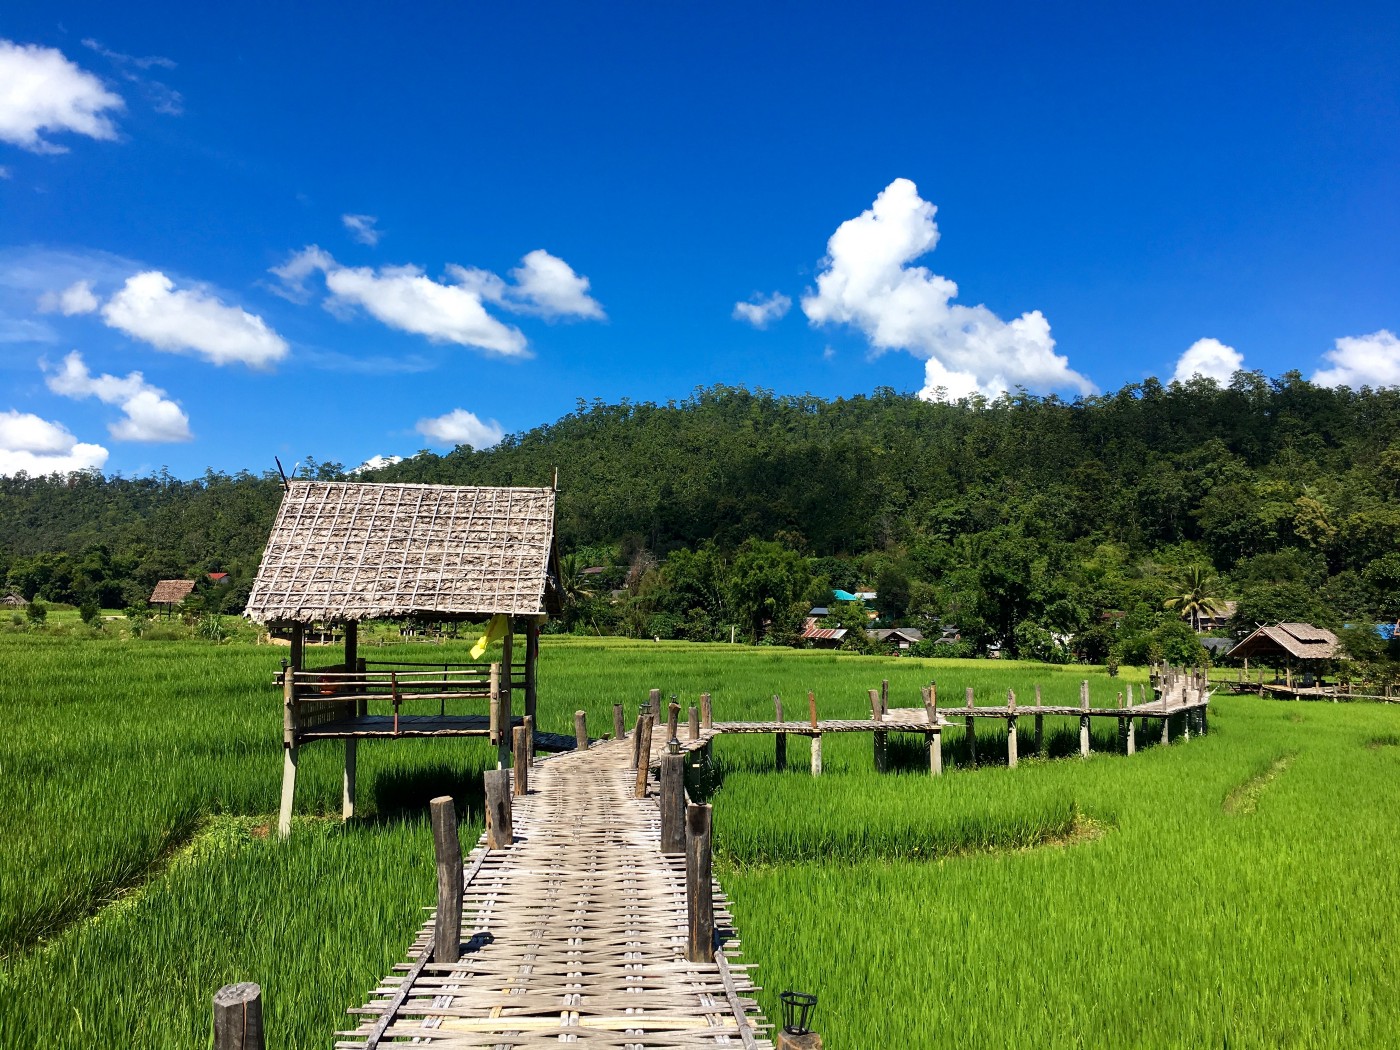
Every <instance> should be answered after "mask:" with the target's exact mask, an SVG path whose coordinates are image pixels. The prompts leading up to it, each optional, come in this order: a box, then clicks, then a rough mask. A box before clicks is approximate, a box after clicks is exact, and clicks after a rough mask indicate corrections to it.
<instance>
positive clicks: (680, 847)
mask: <svg viewBox="0 0 1400 1050" xmlns="http://www.w3.org/2000/svg"><path fill="white" fill-rule="evenodd" d="M659 801H660V808H661V852H662V853H665V854H672V855H674V854H680V853H684V852H685V755H662V756H661V798H660V800H659Z"/></svg>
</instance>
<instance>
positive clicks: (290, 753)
mask: <svg viewBox="0 0 1400 1050" xmlns="http://www.w3.org/2000/svg"><path fill="white" fill-rule="evenodd" d="M296 791H297V748H296V745H292V746H291V747H284V748H283V749H282V806H281V808H280V809H279V810H278V811H277V834H278V836H280V837H281V838H286V837H287V836H288V835H290V834H291V833H292V798H293V796H295V795H296Z"/></svg>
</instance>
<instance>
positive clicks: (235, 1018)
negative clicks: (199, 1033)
mask: <svg viewBox="0 0 1400 1050" xmlns="http://www.w3.org/2000/svg"><path fill="white" fill-rule="evenodd" d="M265 1045H266V1043H265V1042H264V1037H263V1015H262V989H261V988H259V987H258V986H257V985H256V984H253V983H252V982H250V981H244V982H242V983H240V984H226V985H224V986H223V987H222V988H220V989H219V990H218V991H217V992H215V993H214V1050H263V1047H264V1046H265Z"/></svg>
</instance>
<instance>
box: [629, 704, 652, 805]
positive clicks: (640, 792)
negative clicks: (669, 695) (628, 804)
mask: <svg viewBox="0 0 1400 1050" xmlns="http://www.w3.org/2000/svg"><path fill="white" fill-rule="evenodd" d="M653 725H655V722H654V721H653V720H652V717H651V715H646V716H645V717H644V718H643V719H642V728H641V732H639V733H638V734H637V738H638V739H637V744H638V747H637V784H636V787H635V788H634V789H633V796H634V797H636V798H646V797H647V774H648V773H649V772H650V771H651V729H652V726H653Z"/></svg>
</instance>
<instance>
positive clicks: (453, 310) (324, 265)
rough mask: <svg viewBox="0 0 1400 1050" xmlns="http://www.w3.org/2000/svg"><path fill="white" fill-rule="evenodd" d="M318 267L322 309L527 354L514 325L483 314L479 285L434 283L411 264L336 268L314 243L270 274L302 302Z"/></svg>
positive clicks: (512, 354)
mask: <svg viewBox="0 0 1400 1050" xmlns="http://www.w3.org/2000/svg"><path fill="white" fill-rule="evenodd" d="M456 269H458V270H460V269H461V268H460V267H457V268H456ZM318 271H319V272H321V273H322V274H323V275H324V276H325V281H326V288H327V289H328V290H329V291H330V293H331V294H330V297H329V298H328V299H327V300H326V307H327V308H328V309H330V310H332V311H333V312H341V311H348V310H349V309H351V308H353V307H356V306H359V307H362V308H363V309H364V310H365V311H366V312H368V313H369V314H370V315H371V316H373V317H375V318H377V319H378V320H380V321H382V322H383V323H384V324H386V325H388V326H389V327H390V328H397V329H399V330H400V331H402V332H412V333H413V334H415V335H421V336H425V337H426V338H427V339H429V340H431V341H432V342H435V343H457V344H459V345H461V346H473V347H477V348H478V349H481V350H488V351H491V352H492V353H497V354H501V355H502V356H504V357H520V356H524V355H526V354H527V353H528V351H527V350H526V345H525V336H524V335H522V334H521V333H520V330H519V329H517V328H513V327H511V326H510V325H507V324H503V323H502V322H501V321H499V320H497V319H496V318H494V317H492V316H491V315H490V314H489V313H487V311H486V307H485V306H484V305H483V304H482V301H481V300H482V295H481V292H480V290H479V289H478V288H475V287H470V286H467V285H464V284H462V283H460V282H459V283H457V284H439V283H438V282H437V281H434V280H432V279H431V278H428V277H425V276H424V275H423V271H422V270H420V269H418V268H417V267H416V266H385V267H382V268H380V269H378V270H375V269H373V268H371V267H368V266H358V267H351V266H341V265H340V264H339V263H337V262H336V261H335V259H333V258H332V257H331V256H330V255H329V254H328V253H327V252H324V251H322V250H321V249H320V248H318V247H316V246H315V245H314V244H313V245H310V246H308V247H306V248H303V249H302V250H301V251H300V252H298V253H296V254H295V255H293V256H292V257H291V258H290V259H288V260H287V261H286V262H285V263H284V264H283V265H281V266H278V267H275V268H274V269H273V270H272V273H274V274H276V275H277V276H278V277H280V278H281V279H282V282H283V293H282V294H283V295H285V296H286V297H288V298H291V299H293V300H296V301H303V302H304V301H305V299H306V298H307V297H308V296H309V295H310V292H309V290H308V288H307V286H306V280H307V278H308V277H310V276H311V275H312V274H313V273H316V272H318Z"/></svg>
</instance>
